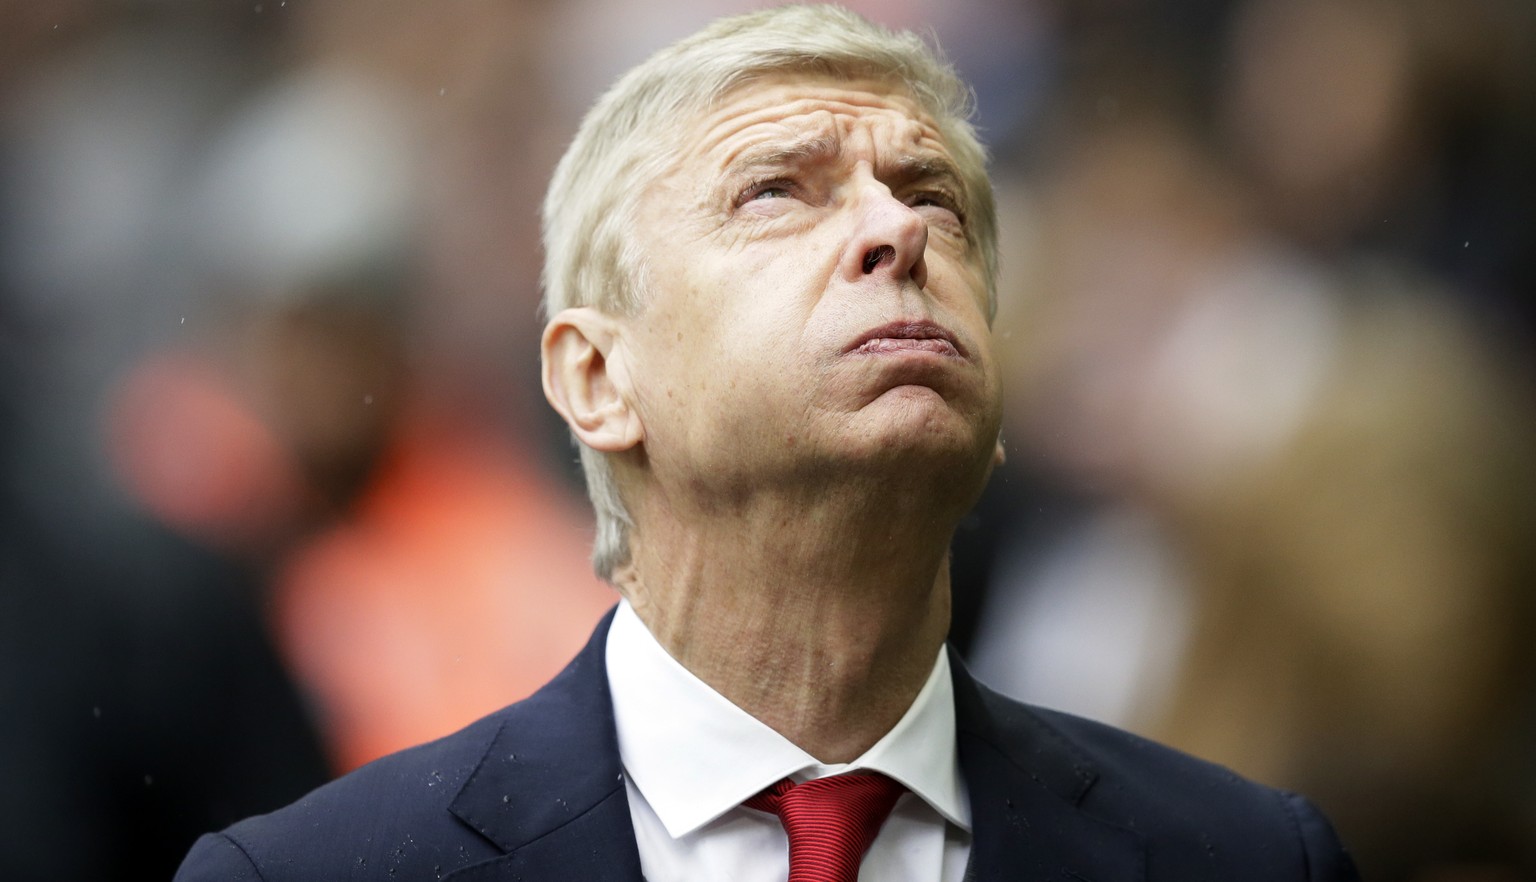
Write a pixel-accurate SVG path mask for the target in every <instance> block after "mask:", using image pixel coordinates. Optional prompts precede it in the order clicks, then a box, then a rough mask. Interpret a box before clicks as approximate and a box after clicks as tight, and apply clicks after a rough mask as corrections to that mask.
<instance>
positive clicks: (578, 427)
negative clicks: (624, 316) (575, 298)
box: [540, 307, 645, 453]
mask: <svg viewBox="0 0 1536 882" xmlns="http://www.w3.org/2000/svg"><path fill="white" fill-rule="evenodd" d="M540 351H541V353H542V355H543V359H544V397H545V398H547V399H549V404H550V406H551V407H553V408H554V409H555V411H556V412H558V413H559V414H560V416H561V417H563V418H564V419H565V423H566V425H568V426H570V427H571V432H573V433H574V434H575V435H576V437H577V439H579V440H580V441H581V443H583V444H585V445H587V446H588V447H590V448H592V449H593V450H597V451H601V452H603V453H617V452H619V451H621V450H628V449H630V448H632V447H634V446H635V445H637V444H639V443H640V442H641V440H643V439H644V437H645V429H644V427H643V426H642V425H641V424H640V416H639V414H638V413H636V411H635V409H634V407H633V406H632V405H631V403H630V402H631V398H630V396H629V394H628V393H629V391H630V386H629V375H628V372H627V370H626V366H625V364H624V347H623V338H622V336H621V334H620V328H619V326H618V323H617V322H615V321H614V319H613V318H611V317H610V316H607V315H605V314H603V313H602V312H599V311H598V310H595V309H591V308H587V307H578V308H574V309H566V310H561V311H560V312H559V313H558V314H556V315H555V316H554V317H553V318H551V319H550V320H549V324H547V325H545V327H544V339H543V342H542V344H541V346H540Z"/></svg>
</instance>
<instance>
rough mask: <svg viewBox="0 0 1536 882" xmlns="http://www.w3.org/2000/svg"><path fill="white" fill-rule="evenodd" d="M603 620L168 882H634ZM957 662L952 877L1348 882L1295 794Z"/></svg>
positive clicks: (236, 833) (213, 845)
mask: <svg viewBox="0 0 1536 882" xmlns="http://www.w3.org/2000/svg"><path fill="white" fill-rule="evenodd" d="M611 620H612V614H611V613H610V614H609V617H608V618H605V619H604V620H603V622H602V623H601V624H600V625H599V626H598V628H597V631H596V633H594V634H593V636H592V640H591V642H590V643H588V645H587V647H586V648H585V649H584V650H582V652H581V654H580V655H578V656H577V657H576V659H575V660H574V661H573V662H571V664H570V666H569V667H567V668H566V669H565V671H564V672H562V673H561V674H560V676H558V677H556V678H555V679H554V680H553V681H551V682H550V683H549V685H547V686H545V687H544V688H543V689H542V690H540V691H539V692H538V693H537V694H535V695H533V696H532V697H531V698H529V699H527V700H526V701H522V702H519V703H517V704H514V705H512V706H510V707H507V708H505V709H503V710H501V711H498V712H496V713H494V714H492V715H490V716H488V717H486V718H485V719H482V720H480V721H479V722H476V723H474V724H472V725H470V726H469V727H467V728H465V729H464V730H462V731H460V732H457V733H455V734H453V735H449V736H448V737H446V738H443V739H441V740H438V741H434V742H432V743H430V744H425V745H422V746H420V747H416V748H412V749H410V750H406V751H403V752H401V753H397V754H394V755H393V756H388V757H385V758H384V759H381V760H379V761H377V762H374V763H371V764H369V765H367V766H364V767H363V768H361V769H358V770H357V771H355V772H353V773H351V774H349V775H346V776H345V777H342V778H340V779H338V780H336V781H333V782H331V783H330V784H327V785H325V786H324V787H321V788H320V789H318V790H316V791H314V792H313V793H311V794H310V795H309V796H307V797H305V798H304V799H301V800H300V801H299V802H297V803H294V804H293V805H291V806H288V807H287V808H284V809H281V810H279V811H277V812H273V813H272V814H269V815H262V816H259V817H255V818H250V819H248V820H245V821H242V822H240V823H238V824H236V825H234V826H233V827H230V828H229V829H227V830H225V831H224V832H222V833H217V834H210V835H207V836H204V837H203V838H201V839H199V840H198V842H197V844H196V845H195V846H194V847H193V849H192V852H191V854H189V855H188V856H187V859H186V861H185V863H183V864H182V867H181V870H180V872H178V873H177V875H176V880H177V882H214V880H218V882H228V880H258V879H259V880H266V882H290V880H316V882H318V880H324V882H332V880H344V879H377V880H402V882H404V880H418V879H451V880H453V882H483V880H493V879H495V880H513V879H523V880H566V879H572V880H635V882H638V880H640V879H641V874H640V859H639V855H638V852H637V851H636V847H635V836H634V830H633V828H632V827H631V824H630V818H629V803H628V799H627V797H626V795H625V790H624V774H623V769H622V767H621V765H620V762H619V753H618V746H617V739H616V736H615V734H614V724H613V708H612V703H611V701H610V699H609V694H608V675H607V670H606V666H605V664H604V646H605V644H606V642H607V636H608V624H609V622H610V621H611ZM953 665H954V680H955V710H956V718H957V727H958V736H959V737H958V741H959V753H960V766H961V770H962V772H963V774H964V777H965V783H966V787H967V788H968V789H969V793H970V801H971V813H972V819H973V827H974V838H973V840H972V846H971V860H970V865H969V868H968V870H967V874H966V877H967V879H972V880H977V882H990V880H1077V882H1131V880H1145V882H1199V880H1211V882H1215V880H1222V882H1231V880H1245V882H1249V880H1251V882H1268V880H1277V882H1278V880H1286V882H1301V880H1311V882H1324V880H1327V882H1333V880H1351V879H1356V878H1357V877H1356V874H1355V870H1354V867H1353V865H1352V864H1351V862H1350V860H1349V858H1348V856H1347V855H1346V854H1345V852H1344V850H1343V849H1342V847H1341V846H1340V844H1339V842H1338V840H1337V839H1336V838H1335V836H1334V834H1333V830H1332V828H1331V827H1330V826H1329V824H1328V822H1327V821H1326V820H1325V819H1324V818H1323V817H1322V815H1320V814H1319V813H1318V812H1317V811H1316V809H1314V808H1313V807H1312V806H1311V805H1310V804H1309V803H1308V802H1306V801H1305V800H1304V799H1302V798H1301V797H1298V796H1294V795H1290V794H1286V793H1282V792H1279V791H1275V790H1271V789H1269V788H1266V787H1262V786H1259V785H1257V784H1253V783H1251V782H1248V781H1245V780H1243V779H1241V778H1239V777H1238V776H1237V775H1235V774H1233V773H1231V772H1229V771H1227V770H1225V769H1222V768H1220V767H1218V766H1214V765H1210V764H1208V763H1205V762H1201V761H1199V760H1196V759H1193V758H1191V757H1188V756H1185V755H1183V754H1180V753H1177V752H1175V751H1172V750H1169V749H1168V748H1165V747H1160V746H1158V745H1156V744H1153V743H1151V742H1149V741H1146V740H1144V739H1141V738H1138V737H1136V736H1134V735H1130V734H1127V733H1125V732H1122V731H1119V730H1117V729H1113V728H1110V727H1108V726H1104V725H1100V724H1097V723H1092V722H1089V721H1086V720H1082V719H1078V718H1076V717H1071V716H1067V715H1064V714H1060V713H1055V712H1052V711H1046V710H1041V709H1039V708H1034V707H1030V706H1027V705H1023V704H1019V703H1018V702H1014V701H1011V700H1009V699H1006V698H1003V697H1002V696H1000V695H998V694H996V693H994V692H992V691H990V690H988V689H987V688H985V687H984V686H981V685H980V684H978V683H977V682H976V681H975V680H973V679H972V678H971V676H970V675H969V674H968V673H966V671H965V668H964V667H963V666H962V665H961V664H960V663H959V660H958V659H954V660H953ZM700 774H708V770H707V769H701V770H700Z"/></svg>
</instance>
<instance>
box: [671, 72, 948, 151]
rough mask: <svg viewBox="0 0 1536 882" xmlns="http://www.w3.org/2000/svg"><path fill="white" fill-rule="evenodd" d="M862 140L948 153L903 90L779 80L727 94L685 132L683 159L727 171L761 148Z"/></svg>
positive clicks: (794, 77)
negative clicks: (704, 161) (706, 161)
mask: <svg viewBox="0 0 1536 882" xmlns="http://www.w3.org/2000/svg"><path fill="white" fill-rule="evenodd" d="M848 140H865V141H868V142H869V145H870V146H871V147H873V148H874V149H876V150H891V151H900V152H918V153H933V154H938V155H942V156H946V157H947V156H948V155H949V150H948V147H947V145H946V144H945V141H944V138H943V136H942V135H941V134H940V132H939V129H938V127H937V126H936V125H935V124H934V122H933V120H932V118H931V117H930V116H929V115H928V114H927V113H926V112H925V111H924V110H923V109H922V106H921V105H920V104H919V103H918V102H917V101H916V100H914V99H913V98H912V97H911V95H910V94H909V93H908V92H907V91H906V90H905V89H904V88H903V87H901V86H899V85H893V84H891V83H889V82H884V81H879V80H853V81H849V80H841V79H836V78H833V77H827V76H818V75H805V74H779V75H773V76H767V77H763V78H759V79H754V80H752V81H751V82H749V83H747V84H745V85H742V86H739V87H737V88H736V89H733V90H732V91H730V92H728V93H726V95H725V97H724V98H722V99H721V100H720V101H718V102H717V103H716V104H715V105H714V106H713V107H712V108H711V109H710V110H709V111H707V112H706V113H705V114H704V115H703V116H702V117H701V118H700V120H699V121H698V122H697V123H696V124H695V125H694V126H693V127H692V128H691V129H689V130H688V131H687V134H686V135H685V139H684V144H683V154H684V155H685V156H689V157H698V158H708V159H710V160H712V162H711V163H710V164H711V165H715V164H719V165H730V164H732V163H734V162H736V161H738V160H740V159H742V158H744V157H750V156H752V155H753V154H754V153H757V152H760V151H758V150H757V149H755V148H764V149H766V150H768V151H769V152H772V151H773V149H774V148H783V147H786V146H792V145H812V144H822V145H825V144H826V143H828V142H837V143H841V142H844V141H848Z"/></svg>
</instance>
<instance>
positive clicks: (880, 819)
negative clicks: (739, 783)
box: [742, 774, 906, 882]
mask: <svg viewBox="0 0 1536 882" xmlns="http://www.w3.org/2000/svg"><path fill="white" fill-rule="evenodd" d="M905 790H906V788H905V787H903V786H901V785H900V784H898V783H896V782H895V781H892V780H891V779H890V778H887V777H885V776H884V775H864V774H855V775H834V776H832V777H830V778H817V779H816V780H814V781H806V782H804V783H803V784H796V783H794V782H793V781H790V780H789V779H788V778H786V779H784V780H783V781H780V782H779V783H777V784H774V785H773V786H771V787H769V788H768V789H767V790H764V791H763V792H762V793H759V794H757V795H756V796H754V797H752V798H751V799H749V800H747V801H746V802H744V803H742V805H745V806H746V807H747V808H753V809H757V810H758V811H763V812H770V813H772V814H775V815H778V816H779V819H780V820H781V821H783V822H784V832H785V833H787V834H789V882H857V880H858V878H859V862H860V861H862V860H864V852H866V851H869V845H870V843H872V842H874V841H875V834H876V833H879V832H880V825H881V824H884V823H885V818H886V816H887V815H889V814H890V813H891V807H892V806H894V805H895V804H896V800H897V798H898V797H900V796H901V794H902V793H903V792H904V791H905Z"/></svg>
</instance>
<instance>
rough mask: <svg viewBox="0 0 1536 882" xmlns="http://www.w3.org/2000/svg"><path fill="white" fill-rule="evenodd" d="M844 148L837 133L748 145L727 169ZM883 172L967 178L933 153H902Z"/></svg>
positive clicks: (829, 156) (908, 177) (777, 163)
mask: <svg viewBox="0 0 1536 882" xmlns="http://www.w3.org/2000/svg"><path fill="white" fill-rule="evenodd" d="M842 149H843V148H842V143H841V142H840V140H839V139H838V138H837V137H836V136H834V135H823V136H821V137H817V138H806V139H804V140H800V141H794V142H791V143H789V144H772V145H768V146H766V147H762V148H759V149H752V148H749V149H747V150H745V151H743V152H742V153H741V154H740V155H738V156H737V157H735V158H734V159H732V160H731V161H730V162H729V163H728V164H727V168H728V170H729V171H730V172H732V173H747V172H751V171H753V170H755V169H761V168H779V167H782V166H786V165H793V164H796V163H799V162H806V161H810V162H824V161H830V160H833V159H836V158H837V157H838V156H839V155H840V154H841V153H842ZM882 171H883V172H884V174H883V175H882V177H887V178H890V179H892V180H893V181H895V182H898V183H902V184H906V183H911V182H912V181H920V180H925V179H928V178H944V179H948V180H951V181H953V182H954V183H955V185H956V186H962V185H963V184H964V181H965V179H964V178H963V177H962V176H961V174H960V169H959V168H958V167H956V166H955V164H954V163H953V162H951V161H950V160H949V159H947V158H945V157H943V156H938V155H933V154H902V155H900V156H898V157H897V158H896V159H895V161H894V162H891V163H888V164H887V165H886V166H885V168H884V169H882Z"/></svg>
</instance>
